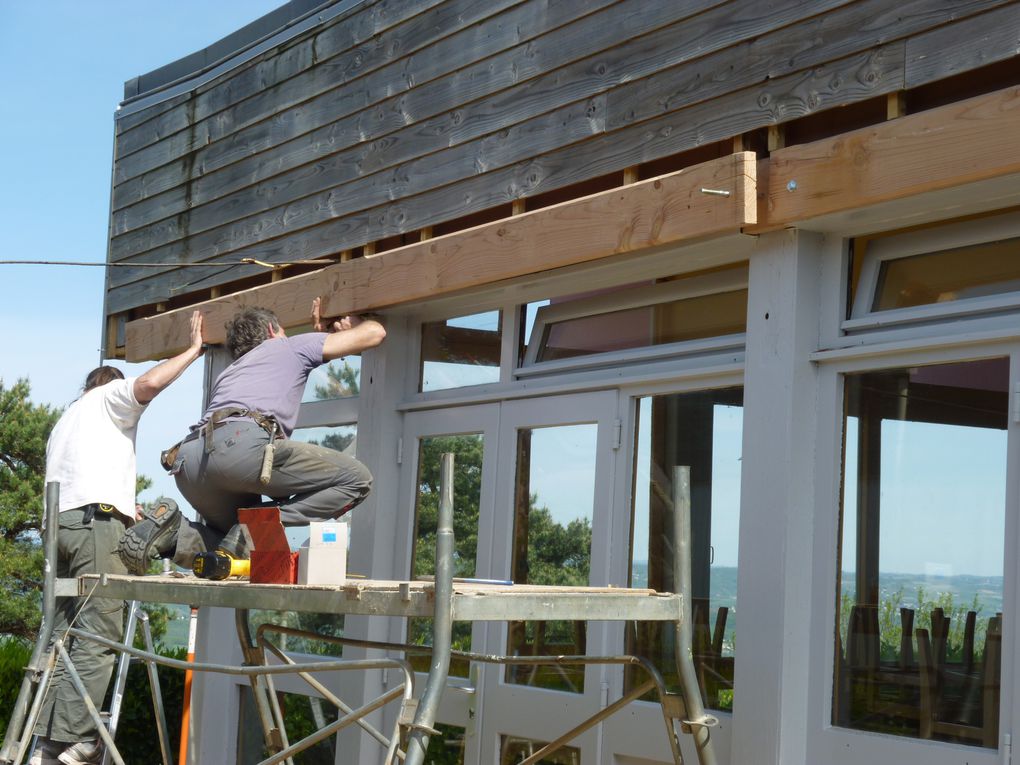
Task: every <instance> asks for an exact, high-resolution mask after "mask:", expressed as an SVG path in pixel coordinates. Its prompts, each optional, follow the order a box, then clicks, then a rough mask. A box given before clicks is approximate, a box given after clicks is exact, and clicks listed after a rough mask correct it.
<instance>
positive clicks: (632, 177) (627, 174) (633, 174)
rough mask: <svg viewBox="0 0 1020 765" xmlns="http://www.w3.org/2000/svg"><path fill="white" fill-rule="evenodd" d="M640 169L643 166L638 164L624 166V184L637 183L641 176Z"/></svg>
mask: <svg viewBox="0 0 1020 765" xmlns="http://www.w3.org/2000/svg"><path fill="white" fill-rule="evenodd" d="M640 170H641V168H640V167H638V166H637V165H631V166H630V167H625V168H623V185H624V186H630V184H632V183H637V182H638V180H639V179H640V178H641V172H640Z"/></svg>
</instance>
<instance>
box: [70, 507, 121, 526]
mask: <svg viewBox="0 0 1020 765" xmlns="http://www.w3.org/2000/svg"><path fill="white" fill-rule="evenodd" d="M79 509H80V510H81V511H82V517H81V522H82V523H83V524H85V525H86V526H91V525H92V521H93V520H102V521H108V520H112V519H113V518H118V519H120V518H121V516H120V515H119V514H118V513H117V508H115V507H114V506H113V505H107V504H106V503H104V502H93V503H92V504H91V505H83V506H82V507H81V508H79Z"/></svg>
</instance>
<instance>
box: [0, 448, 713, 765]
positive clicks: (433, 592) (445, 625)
mask: <svg viewBox="0 0 1020 765" xmlns="http://www.w3.org/2000/svg"><path fill="white" fill-rule="evenodd" d="M678 471H679V472H678V474H677V475H676V476H675V481H674V487H675V492H676V496H675V497H674V503H675V507H676V510H677V512H675V513H674V517H675V519H676V520H675V524H674V525H675V528H674V535H675V543H676V550H677V554H676V555H675V556H674V558H675V561H676V562H675V565H674V569H675V570H674V576H675V578H674V581H675V582H678V583H680V586H679V587H678V588H677V589H678V590H679V592H677V593H661V592H657V591H655V590H650V589H634V588H623V587H553V586H542V585H529V584H490V583H479V582H477V581H455V580H454V577H453V576H452V571H453V562H452V561H453V526H452V519H453V497H452V488H451V487H452V486H453V458H452V455H444V456H443V465H442V471H441V488H440V507H439V523H438V533H437V549H436V574H435V578H434V580H433V581H399V580H394V581H391V580H371V579H349V580H348V581H347V582H346V583H344V584H341V585H289V584H253V583H250V582H248V581H244V580H223V581H212V580H203V579H198V578H196V577H194V576H191V575H153V576H117V575H109V574H103V575H85V576H82V577H79V578H77V579H56V578H55V577H54V576H53V574H52V572H53V571H54V570H55V565H53V566H50V565H48V566H47V583H46V587H45V589H44V619H43V622H44V624H43V628H42V630H41V632H40V638H39V643H38V644H37V646H36V651H35V653H34V654H33V658H32V661H31V662H30V665H29V667H28V668H26V676H25V680H24V682H23V685H22V693H21V695H20V696H19V699H18V703H17V705H16V708H15V710H14V713H13V714H12V718H11V722H10V725H9V727H8V731H7V737H6V739H5V743H4V748H3V750H2V751H0V763H12V764H13V765H20V763H21V762H22V758H23V757H24V756H25V755H26V754H27V752H28V751H29V742H30V740H31V737H32V729H33V727H34V725H35V721H36V718H37V716H38V709H39V706H40V703H41V699H42V696H43V694H44V693H45V689H46V686H47V683H48V679H49V676H50V674H51V672H52V669H53V667H54V665H55V663H56V661H57V660H58V659H59V660H62V661H64V662H65V663H69V659H68V657H67V653H66V650H65V649H64V647H63V640H64V639H65V638H66V637H67V635H57V636H52V645H51V632H52V616H53V606H52V603H50V604H49V605H48V606H47V605H46V604H45V602H46V601H47V599H49V600H50V601H52V600H53V599H55V598H56V597H67V596H78V597H102V598H117V599H123V600H134V601H144V602H154V603H175V604H182V605H188V606H191V607H197V608H200V607H206V606H213V607H222V608H230V609H234V611H235V615H236V619H235V622H236V626H237V631H238V638H239V640H240V644H241V648H242V652H243V655H244V662H245V663H244V665H241V666H230V665H218V664H208V663H203V662H197V661H181V660H174V659H168V658H167V657H164V656H160V655H158V654H155V653H153V652H152V651H151V650H150V651H141V650H139V649H136V648H134V647H132V646H130V645H127V644H126V642H125V643H117V642H113V641H108V640H104V639H103V638H100V637H99V636H96V635H92V634H90V633H87V632H84V631H82V630H79V629H76V628H72V629H70V630H69V631H68V635H70V636H73V637H75V638H77V639H87V640H93V641H95V642H99V643H101V644H104V645H107V646H108V647H111V648H113V649H115V650H117V651H119V652H121V653H122V654H125V655H129V656H133V657H135V658H136V659H139V660H141V661H143V662H145V663H146V664H147V665H148V667H149V669H150V679H151V678H152V677H153V676H154V674H155V672H154V666H155V664H163V665H166V666H170V667H174V668H178V669H182V670H191V671H195V672H214V673H222V674H233V675H245V676H247V677H248V678H249V680H250V683H251V687H252V691H253V693H254V697H255V703H256V708H257V709H258V712H259V717H260V720H261V723H262V727H263V736H264V740H265V744H266V748H267V751H269V752H270V753H271V755H270V756H269V757H268V758H267V759H265V760H263V761H262V762H261V763H260V765H272V764H273V763H278V762H287V763H292V762H293V760H292V758H293V756H294V755H295V754H297V753H298V752H300V751H302V750H304V749H306V748H308V747H309V746H312V745H314V744H315V743H317V742H318V741H321V740H323V739H325V738H327V737H329V736H332V735H335V734H336V733H337V732H338V731H340V730H343V729H345V728H347V727H350V726H352V725H358V726H360V727H361V728H362V729H363V730H364V731H366V732H367V733H368V734H369V735H370V736H371V737H372V738H373V739H375V740H376V741H377V742H378V743H379V744H380V745H381V746H382V747H383V748H384V750H385V754H384V755H383V757H382V759H381V762H383V763H384V765H395V764H396V763H398V762H401V761H402V762H404V763H405V765H421V763H423V762H424V757H425V752H426V750H427V748H428V741H429V737H430V736H434V735H436V734H437V733H438V732H437V731H436V730H435V728H434V727H433V726H434V724H435V717H436V713H437V710H438V707H439V700H440V697H441V695H442V693H443V691H444V690H445V688H446V681H447V675H448V670H449V664H450V660H451V657H454V656H456V657H458V658H460V659H466V660H468V661H470V662H479V663H494V664H504V665H531V666H534V665H561V666H562V665H588V664H616V665H631V666H635V667H638V668H641V669H643V670H644V672H645V673H646V675H647V677H646V679H645V680H644V681H643V682H638V683H637V684H636V687H635V688H632V689H631V690H629V691H627V692H626V693H625V694H624V695H623V696H622V697H621V698H620V699H617V700H615V701H614V702H612V703H610V704H609V705H608V706H606V707H605V708H603V709H600V710H599V711H598V712H596V713H595V714H594V715H592V716H590V717H589V718H587V719H586V720H584V721H583V722H582V723H580V724H579V725H577V726H575V727H574V728H572V729H571V730H568V731H566V732H564V734H563V735H562V736H560V737H559V738H557V739H556V740H555V741H552V742H550V743H548V744H547V745H545V746H544V747H542V748H541V749H540V750H539V751H537V752H535V753H534V754H532V755H531V756H529V757H528V758H527V759H526V760H524V761H522V763H521V765H529V764H530V763H537V762H539V761H540V760H541V759H542V758H544V757H546V756H548V755H549V754H551V753H552V752H553V751H555V750H556V749H558V748H560V747H562V746H563V745H565V744H566V743H567V742H569V741H570V740H572V739H573V738H575V737H576V736H578V735H579V734H581V733H583V732H584V731H586V730H589V729H590V728H592V727H594V726H595V725H597V724H598V723H599V722H601V721H602V720H604V719H606V718H608V717H609V716H611V715H613V714H615V713H616V712H618V711H619V710H621V709H622V708H624V707H625V706H626V705H627V704H629V703H631V702H632V701H634V700H636V699H639V698H641V697H642V696H644V695H646V694H647V693H649V692H650V691H654V692H655V693H656V695H657V697H658V700H659V702H660V703H661V706H662V714H663V720H664V723H665V728H666V734H667V737H668V740H669V746H670V751H671V753H672V758H673V761H674V763H676V765H682V763H683V755H682V753H681V747H680V740H681V735H683V734H690V735H691V736H692V738H693V742H694V745H695V751H696V753H697V757H698V761H699V763H700V765H715V762H716V760H715V754H714V748H713V746H712V741H711V735H710V729H711V727H712V726H713V725H715V724H716V722H717V721H716V720H715V718H714V717H712V716H711V715H709V714H706V712H705V710H704V708H703V706H702V703H701V695H700V691H699V687H698V682H697V678H696V675H695V670H694V663H693V658H692V653H691V627H690V625H691V614H690V597H689V592H690V573H689V563H688V561H689V554H688V553H689V540H690V519H689V485H690V483H689V472H684V471H685V469H684V468H678ZM48 488H49V487H48ZM47 504H48V505H50V504H51V503H50V502H48V503H47ZM53 526H55V523H53ZM51 528H52V526H51ZM45 541H46V545H45V546H46V547H47V548H48V549H47V555H48V556H49V555H50V554H51V553H52V554H53V555H54V558H53V560H54V561H55V547H56V545H55V542H56V534H55V532H54V533H52V534H51V535H47V536H46V538H45ZM51 546H52V549H50V547H51ZM250 609H260V610H279V611H302V612H314V613H335V614H338V615H339V614H343V615H357V616H385V617H426V618H429V619H431V620H432V645H431V646H421V645H409V644H402V643H383V642H377V641H367V640H355V639H350V638H344V637H336V638H333V637H325V636H322V635H318V634H316V633H305V632H301V631H300V630H294V629H291V628H286V627H281V626H277V625H272V624H267V625H262V626H261V627H259V628H258V630H257V633H256V634H255V635H253V634H252V632H251V623H250V620H249V618H248V612H249V610H250ZM547 620H572V621H659V622H671V623H673V625H674V628H675V641H674V643H675V648H676V654H675V658H676V669H677V671H678V675H679V678H680V685H681V691H682V693H681V694H675V693H671V692H669V691H667V688H666V686H665V682H664V680H663V678H662V675H661V674H660V672H659V670H658V669H657V668H656V666H655V665H654V664H653V663H652V662H651V661H650V660H649V659H647V658H645V657H641V656H628V655H617V656H590V655H581V656H562V655H557V656H519V655H517V656H509V655H507V656H503V655H489V654H477V653H469V652H463V651H457V650H454V649H453V648H452V625H453V623H454V622H456V621H468V622H473V621H547ZM47 622H49V623H48V624H47ZM274 631H275V632H283V633H286V634H288V635H301V636H304V637H307V638H309V639H313V640H319V641H325V642H334V643H339V644H342V645H355V646H359V647H364V648H369V649H378V650H382V651H386V652H388V653H394V652H396V653H403V654H404V656H405V658H393V657H389V656H388V657H386V658H379V659H343V658H340V659H334V660H330V661H314V662H308V663H295V662H294V661H293V659H292V658H291V657H289V656H288V655H286V654H285V653H284V652H282V651H281V650H280V649H279V648H277V647H276V646H275V645H274V644H273V643H272V642H271V641H269V640H267V639H266V637H265V633H266V632H274ZM44 644H45V645H44ZM414 654H418V655H420V654H430V655H431V657H432V660H431V662H430V670H429V672H428V675H427V679H426V681H425V684H424V688H423V689H422V691H421V693H420V695H415V693H414V683H415V675H414V670H413V669H412V667H411V665H410V664H409V663H408V661H407V660H406V656H409V655H414ZM68 669H69V672H70V673H71V674H72V676H75V675H76V673H75V671H74V668H73V666H71V667H69V668H68ZM387 669H397V670H398V671H400V672H401V673H402V674H403V677H404V680H403V682H402V683H399V684H397V685H395V686H392V687H390V688H388V689H387V690H385V691H384V692H383V693H382V694H381V695H380V696H378V697H376V698H375V699H372V700H369V701H367V702H364V703H362V704H361V705H360V706H359V707H357V708H352V707H351V706H349V705H348V704H346V703H345V702H344V701H343V700H341V699H339V698H337V697H336V696H335V695H334V694H333V693H331V692H330V691H329V690H328V689H327V688H326V687H325V686H324V685H323V684H322V683H321V682H319V681H318V680H317V679H316V678H315V674H316V673H322V672H327V671H329V672H335V671H353V670H357V671H365V670H387ZM281 674H296V675H298V676H299V677H301V678H303V679H304V680H305V681H306V682H307V683H308V684H309V686H310V688H312V689H313V690H314V691H315V692H317V693H318V694H320V695H321V696H323V698H324V699H326V700H328V701H330V702H331V703H333V704H334V705H336V707H337V709H338V714H339V718H338V719H337V720H336V722H333V723H330V724H328V725H326V726H325V727H323V728H320V729H319V730H318V731H315V732H314V733H312V734H310V735H308V736H306V737H304V738H302V739H301V740H300V741H296V742H293V743H292V742H290V741H289V740H288V738H287V733H286V730H285V728H284V723H283V715H282V713H281V711H280V707H279V704H278V701H277V698H276V693H275V689H274V686H273V677H274V676H276V675H281ZM79 693H81V694H82V695H83V700H84V701H85V703H86V706H89V707H91V706H92V705H91V702H89V700H88V699H87V698H86V697H85V694H84V688H83V687H82V688H79ZM157 695H158V689H156V688H155V686H154V702H155V703H156V705H157V707H158V709H157V712H158V713H159V714H158V715H157V718H158V721H159V722H158V724H159V725H161V726H164V727H165V721H160V716H161V715H162V709H161V707H160V704H159V701H158V700H157V699H156V698H155V697H156V696H157ZM397 699H400V704H401V707H400V713H399V714H398V715H397V722H396V725H395V726H394V728H393V730H392V731H390V732H389V733H388V734H387V733H384V732H381V731H378V730H376V729H375V728H374V727H373V726H372V725H371V724H370V723H369V722H368V721H367V720H366V719H365V718H366V717H367V716H368V715H369V714H371V713H372V712H374V711H376V710H377V709H380V708H382V707H383V706H385V705H387V704H389V703H391V702H395V701H396V700H397ZM90 711H91V712H93V713H94V714H93V716H94V718H95V719H96V720H97V721H98V720H99V715H98V711H96V710H94V709H90ZM99 730H100V734H101V736H102V737H103V739H104V742H105V744H106V747H107V750H108V752H107V754H108V757H109V758H110V759H112V761H113V762H114V763H116V765H123V759H122V758H121V756H120V754H119V752H118V751H117V747H116V743H115V741H114V739H113V737H111V736H110V735H109V732H108V731H106V729H105V728H104V727H102V726H100V727H99ZM164 732H165V731H161V734H162V733H164ZM163 763H164V765H172V762H171V761H170V759H169V756H168V753H167V751H166V747H164V752H163ZM180 765H185V764H184V763H180Z"/></svg>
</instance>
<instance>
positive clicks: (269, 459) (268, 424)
mask: <svg viewBox="0 0 1020 765" xmlns="http://www.w3.org/2000/svg"><path fill="white" fill-rule="evenodd" d="M235 418H247V419H250V420H252V421H253V422H254V423H255V424H256V425H258V426H259V427H260V428H262V429H263V430H264V431H266V433H267V434H269V443H268V444H266V453H265V456H264V457H263V460H262V472H261V474H260V475H259V480H260V481H261V482H262V483H263V485H264V484H267V483H269V477H270V475H271V473H272V469H273V454H274V452H275V450H276V447H275V446H274V444H273V441H275V440H276V434H277V433H278V432H279V430H280V425H279V423H278V422H277V421H276V418H275V417H274V416H273V415H271V414H263V413H262V412H256V411H254V410H252V409H244V408H241V407H234V406H230V407H226V408H224V409H217V410H216V411H215V412H213V413H212V414H210V415H209V419H208V420H206V422H205V424H204V425H202V427H201V428H199V429H198V430H196V431H193V432H192V433H190V434H188V435H187V436H185V437H184V438H183V439H181V440H180V441H178V442H177V443H176V444H174V445H173V446H171V447H170V448H169V449H166V450H164V451H163V452H162V453H161V454H160V455H159V463H160V464H161V465H162V466H163V467H164V468H165V469H166V470H167V471H172V470H173V468H174V463H175V462H177V453H178V452H179V451H180V450H181V445H182V444H183V443H184V442H185V441H192V440H194V439H195V438H198V437H199V435H201V436H203V437H204V438H205V453H206V454H211V453H212V452H214V451H215V450H216V448H215V447H214V446H213V431H214V430H216V428H218V427H220V426H221V425H222V424H223V423H224V421H225V420H228V419H235Z"/></svg>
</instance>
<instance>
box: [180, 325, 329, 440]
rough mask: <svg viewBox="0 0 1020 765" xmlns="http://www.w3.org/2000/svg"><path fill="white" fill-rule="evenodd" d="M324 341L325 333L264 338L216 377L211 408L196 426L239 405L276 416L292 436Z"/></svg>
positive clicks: (320, 357)
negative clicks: (302, 397)
mask: <svg viewBox="0 0 1020 765" xmlns="http://www.w3.org/2000/svg"><path fill="white" fill-rule="evenodd" d="M325 342H326V333H325V332H309V333H308V334H305V335H295V336H294V337H277V338H271V339H269V340H263V341H262V342H261V343H260V344H259V345H257V346H255V347H254V348H252V349H251V350H250V351H248V352H247V353H246V354H244V355H243V356H242V357H241V358H239V359H237V360H236V361H235V362H234V363H233V364H231V365H230V366H229V367H227V368H226V369H224V370H223V372H222V373H221V374H220V376H219V377H217V378H216V382H215V384H214V385H213V389H212V395H211V396H210V397H209V408H208V409H206V410H205V414H204V415H202V419H201V420H200V421H199V422H198V424H197V425H196V426H195V427H196V428H197V427H200V426H202V425H203V424H205V423H206V422H207V421H208V420H209V417H210V416H211V415H212V413H213V412H215V411H216V410H217V409H226V408H229V407H240V408H244V409H251V410H253V411H256V412H261V413H262V414H271V415H273V416H275V417H276V421H277V422H279V423H280V428H281V429H282V430H283V435H284V436H285V437H288V438H289V437H290V434H291V433H292V432H293V431H294V425H295V424H296V423H297V416H298V408H299V407H300V406H301V395H302V394H303V393H304V390H305V382H306V381H307V380H308V375H309V374H310V373H311V371H312V370H313V369H315V368H316V367H317V366H319V365H320V364H322V363H323V358H322V346H323V344H324V343H325Z"/></svg>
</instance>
